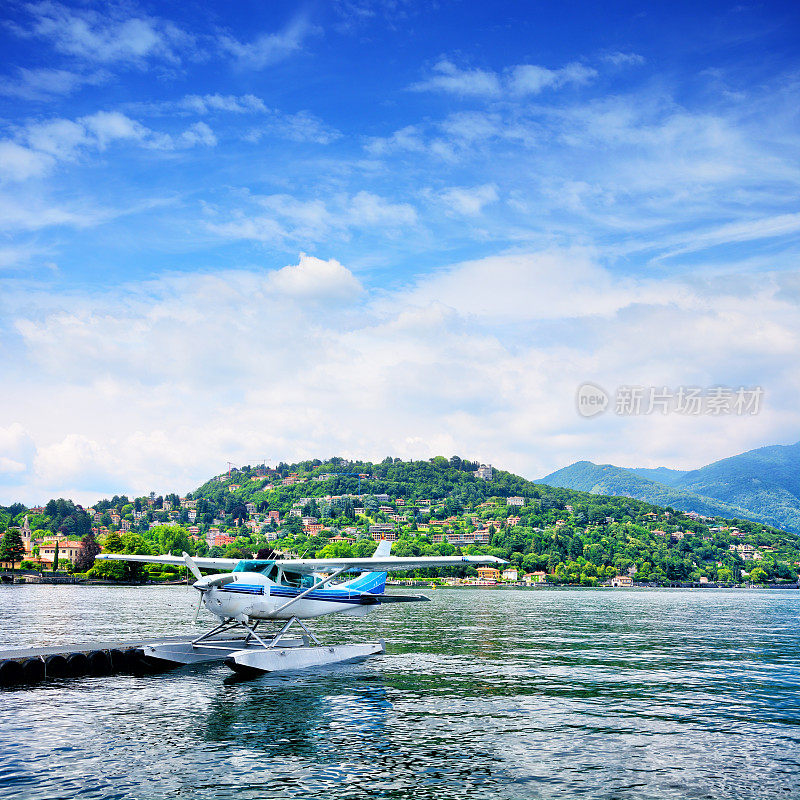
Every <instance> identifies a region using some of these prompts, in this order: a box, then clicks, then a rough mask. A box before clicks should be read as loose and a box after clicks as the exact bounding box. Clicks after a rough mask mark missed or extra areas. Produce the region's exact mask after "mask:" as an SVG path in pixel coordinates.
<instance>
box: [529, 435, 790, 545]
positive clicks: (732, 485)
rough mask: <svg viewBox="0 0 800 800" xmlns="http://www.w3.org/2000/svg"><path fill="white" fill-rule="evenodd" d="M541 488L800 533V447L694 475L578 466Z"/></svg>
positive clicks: (766, 450)
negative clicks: (631, 500) (610, 496)
mask: <svg viewBox="0 0 800 800" xmlns="http://www.w3.org/2000/svg"><path fill="white" fill-rule="evenodd" d="M537 483H542V484H548V485H552V486H561V487H563V488H569V489H578V490H581V491H587V492H594V493H596V494H618V495H623V496H628V497H634V498H638V499H641V500H647V501H648V502H652V503H658V504H661V505H670V506H672V507H674V508H676V509H680V510H682V511H690V510H695V511H698V512H699V513H705V514H709V513H711V514H720V515H724V516H727V517H740V518H744V519H750V520H754V521H757V522H765V523H767V524H770V525H775V526H778V527H782V528H785V529H786V530H790V531H794V532H800V443H798V444H793V445H774V446H771V447H761V448H758V449H757V450H750V451H748V452H746V453H741V454H740V455H737V456H732V457H731V458H725V459H722V460H721V461H715V462H714V463H712V464H709V465H707V466H705V467H702V468H701V469H697V470H692V471H689V472H682V471H680V470H670V469H667V468H665V467H659V468H658V469H644V468H641V469H626V468H624V467H615V466H613V465H611V464H593V463H592V462H591V461H578V462H576V463H575V464H572V465H570V466H569V467H564V468H563V469H560V470H557V471H556V472H553V473H551V474H550V475H547V476H546V477H544V478H542V479H541V480H540V481H537Z"/></svg>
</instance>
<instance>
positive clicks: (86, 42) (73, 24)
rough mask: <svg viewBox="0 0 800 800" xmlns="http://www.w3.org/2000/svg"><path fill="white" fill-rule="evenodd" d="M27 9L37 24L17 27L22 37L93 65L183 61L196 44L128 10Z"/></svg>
mask: <svg viewBox="0 0 800 800" xmlns="http://www.w3.org/2000/svg"><path fill="white" fill-rule="evenodd" d="M26 9H27V11H28V12H29V13H30V15H31V17H32V21H31V23H30V25H29V26H27V27H26V26H23V25H16V26H14V28H13V29H14V30H15V31H16V32H17V33H18V34H19V35H22V36H32V37H39V38H43V39H47V40H49V41H50V42H51V43H52V44H53V46H54V47H55V49H56V50H58V51H59V52H61V53H65V54H67V55H70V56H76V57H79V58H82V59H84V60H86V61H90V62H100V63H108V64H110V63H114V62H122V63H129V64H136V65H144V64H145V63H146V62H147V60H148V59H153V58H155V59H159V60H163V61H167V62H177V61H178V60H179V53H180V51H181V50H182V49H185V48H187V47H189V46H190V45H191V44H192V39H191V37H190V36H189V35H187V34H186V33H184V32H183V31H181V30H180V29H179V28H178V27H177V26H176V25H174V24H173V23H171V22H168V21H166V20H163V19H159V18H158V17H152V16H145V15H142V16H127V15H126V14H125V10H124V8H122V7H117V6H113V5H107V6H105V7H104V8H103V12H102V13H100V12H97V11H94V10H92V9H89V8H70V7H68V6H65V5H63V4H61V3H57V2H51V1H50V0H45V2H38V3H29V4H28V5H27V6H26Z"/></svg>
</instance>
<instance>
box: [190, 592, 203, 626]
mask: <svg viewBox="0 0 800 800" xmlns="http://www.w3.org/2000/svg"><path fill="white" fill-rule="evenodd" d="M202 605H203V593H202V592H200V594H199V595H198V596H197V608H196V609H195V610H194V619H193V620H192V625H197V617H198V616H200V606H202Z"/></svg>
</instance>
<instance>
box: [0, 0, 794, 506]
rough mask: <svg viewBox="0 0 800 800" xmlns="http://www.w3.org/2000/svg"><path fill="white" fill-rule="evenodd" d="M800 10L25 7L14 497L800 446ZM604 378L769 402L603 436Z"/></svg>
mask: <svg viewBox="0 0 800 800" xmlns="http://www.w3.org/2000/svg"><path fill="white" fill-rule="evenodd" d="M432 6H434V7H432ZM799 16H800V11H798V9H797V7H796V5H794V4H788V3H782V4H776V3H772V4H770V3H761V4H732V3H731V4H725V3H708V4H703V6H702V8H699V9H698V7H697V4H688V3H673V4H669V5H668V6H667V5H664V6H662V7H656V6H655V5H653V4H640V3H603V4H600V3H583V4H562V5H561V6H558V7H554V6H553V4H544V3H542V4H538V3H518V2H517V3H493V4H472V3H459V2H439V3H437V4H421V3H405V2H400V0H397V1H396V2H375V3H371V2H358V1H357V0H356V1H355V2H332V3H321V2H320V3H305V4H297V3H278V2H272V3H226V4H221V3H208V2H204V3H180V4H178V3H150V4H147V3H133V2H131V3H123V4H105V3H104V4H99V3H90V2H86V3H75V4H62V3H55V2H41V3H8V4H6V6H5V12H4V17H3V18H2V25H0V45H1V46H2V50H0V52H2V53H3V56H2V70H1V71H0V126H1V128H2V129H1V130H0V303H1V304H2V315H1V317H0V366H1V367H2V369H3V374H4V386H5V387H6V391H5V392H4V393H3V395H4V396H3V397H2V398H0V502H2V501H4V500H5V501H10V500H12V499H17V498H19V499H23V500H26V501H29V502H34V501H38V500H42V499H47V498H48V497H49V496H51V495H52V494H59V493H62V494H69V495H71V496H74V497H76V498H81V499H86V500H91V499H94V498H96V496H97V495H98V494H102V493H107V492H117V491H127V492H134V491H136V492H138V491H145V490H149V488H150V487H152V488H155V489H157V490H159V491H167V490H172V489H178V490H182V491H185V490H188V489H190V488H192V486H194V485H196V484H197V483H199V482H201V481H202V480H204V479H205V478H206V477H207V476H208V475H209V474H211V473H214V472H217V471H219V469H220V468H221V466H224V462H225V461H227V460H228V459H230V460H232V461H234V462H241V463H254V462H255V461H256V460H261V459H263V458H269V459H271V460H274V461H277V460H282V459H283V460H290V459H294V458H300V457H324V456H327V455H333V454H340V455H349V456H365V457H371V458H381V457H383V456H384V455H386V454H392V455H399V456H402V457H405V458H410V457H428V456H430V455H433V454H439V453H444V454H446V455H449V454H451V453H456V452H457V453H459V454H461V455H463V456H468V457H471V458H478V459H481V460H484V461H491V462H493V463H495V464H497V465H500V466H506V467H508V468H510V469H514V470H515V471H518V472H520V473H522V474H525V475H527V476H529V477H539V476H540V475H542V474H545V473H546V472H549V471H551V470H553V469H556V468H558V467H560V466H563V465H564V464H565V463H569V462H571V461H574V460H577V459H581V458H589V459H592V460H595V461H603V462H614V463H619V464H625V465H651V466H652V465H659V464H666V465H667V466H675V467H692V466H697V465H700V464H703V463H706V462H707V461H710V460H713V459H715V458H719V457H723V456H726V455H729V454H732V453H734V452H738V451H740V450H744V449H748V448H750V447H755V446H760V445H762V444H771V443H779V442H790V441H795V440H797V439H798V438H800V417H799V416H798V413H797V411H796V410H795V406H796V401H795V398H796V396H797V392H798V390H799V389H800V380H799V378H800V376H798V374H797V370H796V368H795V366H794V365H795V363H796V361H795V358H796V357H795V355H794V354H795V353H796V352H797V345H798V336H799V335H800V324H798V323H800V320H799V319H798V314H797V299H798V290H800V275H798V269H797V266H798V249H799V248H800V236H799V235H798V234H799V233H800V209H799V208H798V201H797V198H798V178H800V169H799V168H798V163H800V162H798V153H799V151H800V135H799V133H798V132H799V131H800V126H798V108H800V103H798V100H799V99H800V97H799V95H800V70H799V69H798V67H799V66H800V65H799V64H798V61H799V59H798V47H797V42H798V29H799V22H800V20H799V19H798V17H799ZM584 381H593V382H595V383H597V384H598V385H601V386H603V387H604V388H606V390H607V391H608V392H609V393H610V394H613V392H614V390H615V388H616V387H619V386H624V385H639V386H645V387H648V386H667V387H673V388H674V387H679V386H683V385H692V386H700V387H712V386H719V385H723V386H729V387H738V386H745V385H746V386H755V385H759V386H762V387H763V388H764V392H765V395H764V396H765V402H764V405H763V407H762V408H761V410H760V413H759V414H757V415H750V416H747V417H742V416H733V415H726V416H722V417H713V418H712V417H709V416H707V415H706V416H701V417H697V418H693V417H686V416H685V415H684V416H681V415H677V414H669V415H642V416H637V417H635V418H630V417H627V418H626V417H620V416H619V415H614V414H611V413H609V414H606V415H604V416H602V417H601V418H597V419H592V420H586V419H583V418H581V417H580V416H579V415H577V414H576V412H575V404H574V397H575V391H576V388H577V387H578V386H579V385H580V384H581V383H582V382H584Z"/></svg>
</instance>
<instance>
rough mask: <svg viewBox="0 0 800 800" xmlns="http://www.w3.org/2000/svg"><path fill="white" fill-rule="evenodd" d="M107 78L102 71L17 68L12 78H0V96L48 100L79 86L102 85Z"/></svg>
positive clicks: (71, 91)
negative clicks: (85, 71)
mask: <svg viewBox="0 0 800 800" xmlns="http://www.w3.org/2000/svg"><path fill="white" fill-rule="evenodd" d="M108 77H109V76H108V74H107V73H106V72H103V71H96V72H92V73H78V72H71V71H70V70H65V69H47V68H39V69H28V68H26V67H19V68H18V69H17V70H16V73H15V76H14V77H6V78H0V95H6V96H7V97H20V98H22V99H24V100H48V99H50V98H52V97H56V96H63V95H68V94H72V93H73V92H75V91H77V90H78V89H79V88H80V87H81V86H86V85H97V84H100V83H104V82H105V81H106V80H108Z"/></svg>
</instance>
